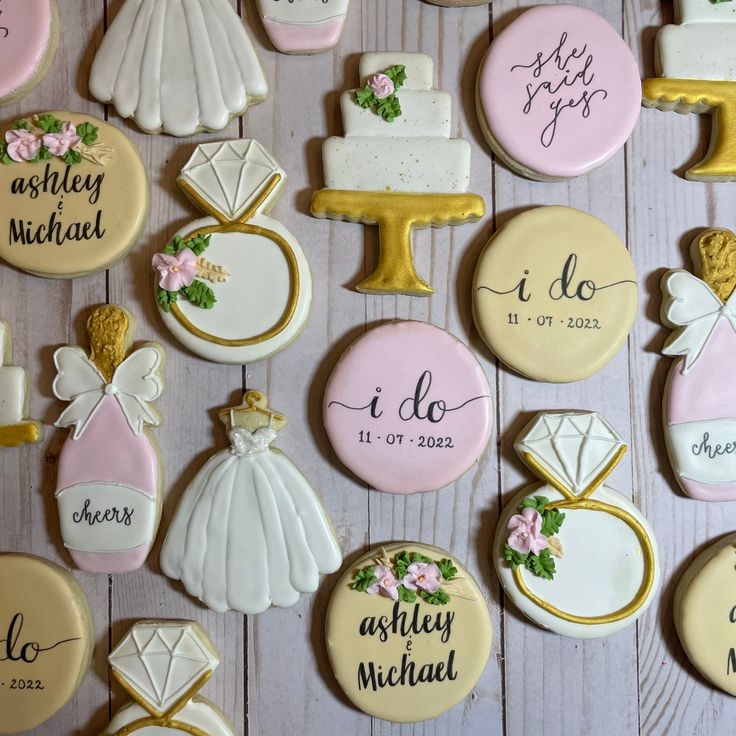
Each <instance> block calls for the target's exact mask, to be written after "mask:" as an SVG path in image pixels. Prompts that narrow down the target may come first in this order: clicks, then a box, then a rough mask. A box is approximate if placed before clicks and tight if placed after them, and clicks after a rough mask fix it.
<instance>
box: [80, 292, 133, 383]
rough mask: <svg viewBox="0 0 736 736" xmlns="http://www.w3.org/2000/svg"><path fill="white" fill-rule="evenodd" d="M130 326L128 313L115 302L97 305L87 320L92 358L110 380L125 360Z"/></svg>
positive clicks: (106, 378) (107, 379)
mask: <svg viewBox="0 0 736 736" xmlns="http://www.w3.org/2000/svg"><path fill="white" fill-rule="evenodd" d="M129 327H130V317H129V316H128V313H127V312H126V311H125V310H124V309H123V308H122V307H117V306H115V305H114V304H105V305H103V306H101V307H97V309H95V310H94V312H92V314H91V315H90V317H89V319H88V320H87V332H88V334H89V346H90V351H89V357H90V360H91V361H92V362H93V363H94V364H95V365H96V366H97V369H98V370H99V371H100V373H102V375H103V376H104V378H105V380H106V381H108V382H110V381H112V377H113V374H114V373H115V369H116V368H117V367H118V366H119V365H120V364H121V363H122V362H123V360H125V353H126V349H127V341H126V337H127V334H128V328H129Z"/></svg>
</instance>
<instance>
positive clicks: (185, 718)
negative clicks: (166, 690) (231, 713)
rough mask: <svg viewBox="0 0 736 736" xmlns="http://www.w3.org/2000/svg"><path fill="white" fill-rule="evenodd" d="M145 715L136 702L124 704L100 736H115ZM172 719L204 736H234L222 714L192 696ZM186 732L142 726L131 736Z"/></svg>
mask: <svg viewBox="0 0 736 736" xmlns="http://www.w3.org/2000/svg"><path fill="white" fill-rule="evenodd" d="M149 715H150V714H149V713H148V711H147V710H145V708H142V707H141V706H140V705H138V703H131V704H130V705H126V706H125V707H123V708H121V709H120V710H119V711H118V712H117V713H116V714H115V715H114V716H113V719H112V720H111V721H110V725H109V726H108V727H107V729H106V730H105V733H104V734H103V736H115V734H117V733H118V732H119V731H120V730H122V729H123V728H124V727H125V726H127V725H129V724H131V723H133V722H134V721H138V720H140V719H141V718H146V717H148V716H149ZM175 720H176V721H178V722H181V723H185V724H187V725H189V726H194V727H196V728H198V729H199V730H200V731H202V732H204V733H206V734H207V736H238V733H237V731H236V730H235V729H234V728H233V726H232V725H231V724H230V723H228V721H227V720H226V719H225V717H224V716H223V715H222V713H220V712H219V711H218V710H217V708H216V707H215V706H214V705H213V704H212V703H211V702H210V701H209V700H206V699H205V698H200V697H195V698H193V699H192V700H190V701H189V702H188V703H187V704H186V705H185V706H184V707H183V708H182V709H181V710H180V711H178V712H177V714H176V716H175ZM186 733H187V732H186V731H181V730H180V729H177V728H170V727H168V726H145V727H144V728H140V729H137V730H136V731H135V736H176V735H177V734H179V736H181V734H186Z"/></svg>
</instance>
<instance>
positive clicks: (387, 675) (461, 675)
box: [326, 542, 491, 723]
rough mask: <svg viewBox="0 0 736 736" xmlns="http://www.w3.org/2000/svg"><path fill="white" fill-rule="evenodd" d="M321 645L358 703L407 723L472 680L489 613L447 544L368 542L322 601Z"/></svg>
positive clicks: (448, 701) (452, 698) (450, 699)
mask: <svg viewBox="0 0 736 736" xmlns="http://www.w3.org/2000/svg"><path fill="white" fill-rule="evenodd" d="M326 635H327V652H328V654H329V657H330V663H331V665H332V669H333V671H334V673H335V677H336V678H337V681H338V683H339V684H340V687H342V689H343V690H344V691H345V694H346V695H347V696H348V698H349V699H350V701H351V702H352V703H353V704H354V705H355V706H356V707H357V708H360V710H362V711H364V712H365V713H368V714H369V715H371V716H375V717H377V718H383V719H385V720H387V721H396V722H398V723H413V722H417V721H424V720H428V719H430V718H435V717H436V716H438V715H440V713H443V712H444V711H446V710H448V709H449V708H452V707H453V706H454V705H457V704H458V703H460V702H461V701H462V700H463V699H464V698H466V697H467V695H468V694H469V693H470V691H471V690H472V689H473V687H475V684H476V683H477V681H478V679H479V678H480V676H481V674H482V673H483V670H484V668H485V665H486V662H487V661H488V657H489V655H490V650H491V619H490V616H489V614H488V606H487V604H486V602H485V600H484V598H483V594H482V592H481V590H480V588H479V587H478V585H477V583H476V582H475V580H474V579H473V577H472V575H471V574H470V573H469V572H468V571H467V570H465V569H464V568H463V566H462V565H461V564H460V563H459V562H458V561H457V560H456V559H455V558H453V557H452V556H451V555H450V554H449V553H448V552H445V551H444V550H441V549H438V548H436V547H429V546H427V545H423V544H418V543H415V542H402V543H395V544H392V545H389V546H386V547H380V548H378V549H374V550H372V551H371V552H370V553H368V554H367V555H365V556H364V557H363V558H361V559H359V560H358V561H357V562H356V564H355V566H354V567H351V568H349V569H346V570H345V571H344V572H343V575H342V577H341V578H340V580H339V581H338V583H337V585H336V586H335V590H334V592H333V594H332V598H331V599H330V603H329V606H328V608H327V622H326Z"/></svg>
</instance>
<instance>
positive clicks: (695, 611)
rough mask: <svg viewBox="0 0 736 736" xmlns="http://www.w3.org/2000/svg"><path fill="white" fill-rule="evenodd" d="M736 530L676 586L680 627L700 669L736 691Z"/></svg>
mask: <svg viewBox="0 0 736 736" xmlns="http://www.w3.org/2000/svg"><path fill="white" fill-rule="evenodd" d="M735 586H736V534H729V535H728V536H725V537H723V538H722V539H720V540H718V541H717V542H716V543H715V544H711V545H710V546H709V547H708V548H707V549H705V550H703V552H701V553H700V554H699V555H698V556H697V557H696V558H695V559H694V560H693V561H692V562H691V563H690V565H689V566H688V568H687V570H686V571H685V573H684V575H683V576H682V578H681V579H680V582H679V584H678V586H677V588H676V590H675V598H674V611H675V626H676V627H677V633H678V635H679V637H680V641H681V642H682V646H683V648H684V650H685V652H686V654H687V656H688V658H689V659H690V661H691V662H692V663H693V664H694V665H695V667H696V668H697V669H698V671H699V672H700V674H702V675H703V677H705V678H706V679H707V680H709V681H710V682H712V683H713V684H714V685H715V686H716V687H717V688H719V689H721V690H723V691H724V692H727V693H728V694H729V695H736V638H734V629H736V600H734V594H733V592H734V589H736V588H735Z"/></svg>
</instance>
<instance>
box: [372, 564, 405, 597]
mask: <svg viewBox="0 0 736 736" xmlns="http://www.w3.org/2000/svg"><path fill="white" fill-rule="evenodd" d="M373 574H374V575H375V576H376V578H377V579H376V582H375V583H373V585H371V586H370V588H366V591H365V592H366V593H369V594H370V595H376V594H378V593H380V594H381V595H383V596H386V598H390V599H391V600H393V601H397V600H398V599H399V591H398V587H399V580H398V578H397V577H396V575H394V573H393V570H391V568H389V567H384V566H383V565H376V567H375V568H374V570H373Z"/></svg>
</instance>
